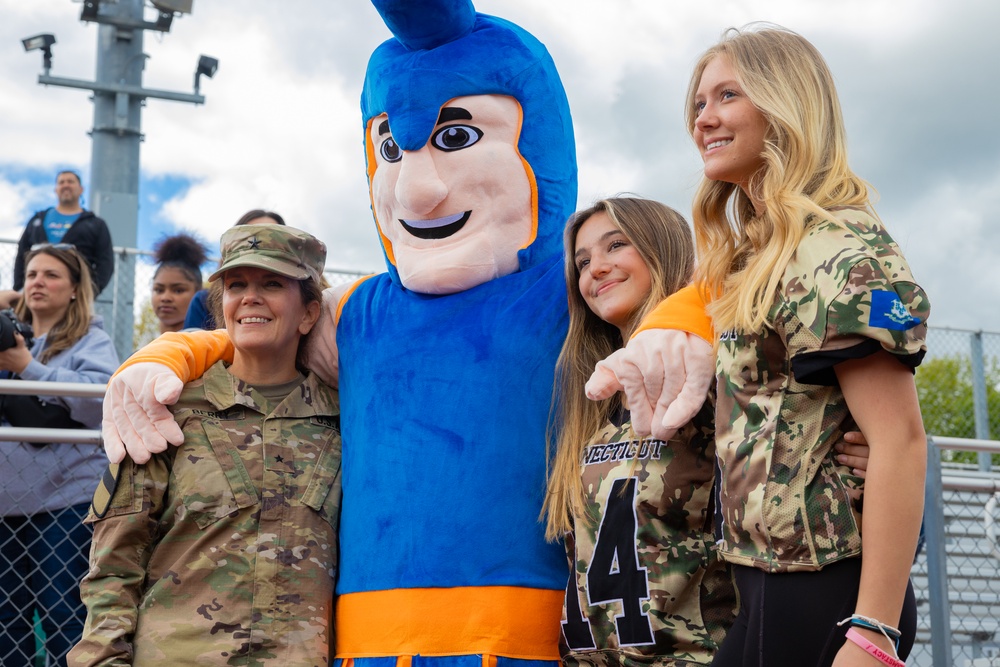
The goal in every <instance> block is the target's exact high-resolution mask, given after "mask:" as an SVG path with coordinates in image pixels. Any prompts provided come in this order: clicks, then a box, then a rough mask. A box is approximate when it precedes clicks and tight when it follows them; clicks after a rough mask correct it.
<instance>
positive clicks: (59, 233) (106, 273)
mask: <svg viewBox="0 0 1000 667" xmlns="http://www.w3.org/2000/svg"><path fill="white" fill-rule="evenodd" d="M82 195H83V184H82V182H81V181H80V175H79V174H78V173H76V172H75V171H70V170H65V171H60V172H59V173H58V174H57V175H56V197H57V198H58V200H59V203H58V204H56V205H55V206H53V207H51V208H47V209H43V210H41V211H37V212H36V213H35V214H34V215H33V216H31V219H30V220H28V224H27V226H26V227H25V228H24V233H23V234H21V239H20V241H18V243H17V256H16V258H15V259H14V289H15V290H20V289H21V288H22V287H24V267H25V264H26V261H25V257H26V255H27V254H28V252H30V251H31V248H32V246H34V245H37V244H39V243H72V244H73V245H74V246H76V249H77V250H78V251H79V252H80V254H81V255H83V257H84V258H85V259H86V260H87V268H88V269H89V270H90V277H91V279H92V280H93V281H94V296H95V297H96V296H97V295H98V294H100V293H101V292H102V291H103V290H104V288H105V287H107V286H108V283H109V282H111V274H112V273H114V270H115V257H114V251H113V249H112V248H111V232H109V231H108V225H107V224H106V223H105V222H104V220H102V219H101V218H99V217H97V216H96V215H94V214H93V213H92V212H91V211H88V210H86V209H85V208H83V207H82V206H81V205H80V197H81V196H82Z"/></svg>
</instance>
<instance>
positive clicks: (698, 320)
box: [586, 286, 715, 440]
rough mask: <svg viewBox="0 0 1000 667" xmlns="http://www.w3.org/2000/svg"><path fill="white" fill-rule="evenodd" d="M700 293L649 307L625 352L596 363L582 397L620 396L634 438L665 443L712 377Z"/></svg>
mask: <svg viewBox="0 0 1000 667" xmlns="http://www.w3.org/2000/svg"><path fill="white" fill-rule="evenodd" d="M704 294H705V293H704V291H703V290H700V289H698V288H697V287H695V286H688V287H685V288H684V289H681V290H678V291H677V292H675V293H674V294H672V295H671V296H669V297H667V298H666V299H665V300H664V301H663V302H662V303H660V305H658V306H657V307H656V308H654V309H653V311H652V312H650V314H649V315H648V316H647V317H646V318H645V319H644V320H643V321H642V322H641V323H640V325H639V328H638V329H637V330H636V333H635V334H634V335H633V336H632V338H631V339H630V340H629V342H628V344H627V345H626V346H625V347H623V348H622V349H620V350H617V351H616V352H614V353H613V354H612V355H611V356H609V357H608V358H607V359H605V360H604V361H600V362H598V364H597V367H596V368H595V369H594V374H593V375H591V377H590V380H589V381H588V382H587V387H586V390H587V397H588V398H590V399H592V400H604V399H606V398H609V397H610V396H612V395H613V394H614V393H615V392H618V391H624V392H625V398H626V400H627V402H628V406H629V410H630V411H631V417H632V426H633V428H634V429H635V431H636V433H637V434H638V435H640V436H648V435H652V436H653V437H655V438H658V439H660V440H669V439H670V438H671V437H672V436H673V435H674V434H675V433H676V432H677V429H679V428H680V427H681V426H683V425H684V424H686V423H687V422H689V421H690V420H691V419H692V418H693V417H694V416H695V415H696V414H698V411H699V410H700V409H701V406H702V405H703V404H704V402H705V398H706V397H707V396H708V389H709V387H710V386H711V384H712V380H713V378H714V377H715V355H714V353H713V350H712V344H711V343H710V342H709V341H710V340H712V337H713V335H712V321H711V319H710V318H709V317H708V314H707V313H706V312H705V304H706V301H705V298H704Z"/></svg>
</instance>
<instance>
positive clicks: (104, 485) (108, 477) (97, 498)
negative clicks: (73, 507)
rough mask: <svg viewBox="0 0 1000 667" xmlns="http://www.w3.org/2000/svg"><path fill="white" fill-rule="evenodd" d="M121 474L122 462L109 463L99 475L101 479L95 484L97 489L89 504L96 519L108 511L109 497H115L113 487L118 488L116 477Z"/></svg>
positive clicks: (101, 517)
mask: <svg viewBox="0 0 1000 667" xmlns="http://www.w3.org/2000/svg"><path fill="white" fill-rule="evenodd" d="M121 474H122V464H120V463H110V464H108V468H107V470H105V471H104V474H103V475H101V481H100V482H99V483H98V484H97V490H96V491H94V501H93V502H92V503H91V505H90V506H91V509H92V510H93V511H94V516H96V517H97V518H98V519H103V518H104V515H105V514H107V513H108V508H109V507H111V499H112V498H114V497H115V489H117V488H118V479H119V478H120V477H121Z"/></svg>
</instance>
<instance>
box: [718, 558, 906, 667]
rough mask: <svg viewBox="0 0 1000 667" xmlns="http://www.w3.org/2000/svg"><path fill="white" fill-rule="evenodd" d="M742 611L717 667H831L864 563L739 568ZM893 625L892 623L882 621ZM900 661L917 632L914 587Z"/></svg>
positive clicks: (854, 601)
mask: <svg viewBox="0 0 1000 667" xmlns="http://www.w3.org/2000/svg"><path fill="white" fill-rule="evenodd" d="M733 573H734V576H735V579H736V588H737V590H738V591H739V596H740V611H739V615H738V616H737V617H736V622H735V623H734V624H733V627H732V629H730V631H729V633H728V634H727V635H726V639H725V641H723V642H722V646H721V647H720V648H719V652H718V653H717V654H716V656H715V660H713V661H712V667H786V665H787V666H789V667H813V666H814V665H815V666H816V667H827V666H828V665H830V664H831V663H833V659H834V657H836V655H837V651H839V650H840V647H841V646H843V645H844V635H845V633H846V632H847V629H848V626H847V625H842V626H839V627H838V626H837V623H838V622H839V621H841V620H843V619H845V618H847V617H848V616H850V615H851V614H853V613H854V609H855V605H856V604H857V599H858V582H859V581H860V579H861V559H860V558H848V559H846V560H843V561H839V562H836V563H832V564H830V565H827V566H826V567H824V568H823V569H822V570H819V571H817V572H782V573H778V574H768V573H767V572H764V571H763V570H758V569H757V568H753V567H742V566H734V567H733ZM880 620H884V622H886V623H889V624H892V619H888V620H885V619H880ZM896 627H898V628H899V630H900V632H901V633H902V637H901V638H900V641H899V657H900V658H901V659H905V658H906V656H908V655H909V654H910V649H911V648H912V647H913V638H914V635H916V631H917V601H916V598H915V597H914V595H913V585H912V584H908V585H907V587H906V597H905V599H904V601H903V614H902V618H901V619H900V620H899V624H898V625H897V626H896Z"/></svg>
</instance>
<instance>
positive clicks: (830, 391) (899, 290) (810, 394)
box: [716, 209, 930, 572]
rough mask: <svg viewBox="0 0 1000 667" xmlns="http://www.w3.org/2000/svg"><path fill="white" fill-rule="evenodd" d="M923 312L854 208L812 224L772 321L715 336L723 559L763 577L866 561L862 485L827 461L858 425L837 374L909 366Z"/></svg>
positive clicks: (904, 275) (888, 246)
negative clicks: (845, 368)
mask: <svg viewBox="0 0 1000 667" xmlns="http://www.w3.org/2000/svg"><path fill="white" fill-rule="evenodd" d="M929 312H930V304H929V302H928V300H927V296H926V295H925V294H924V292H923V290H922V289H921V288H920V286H919V285H917V284H916V283H915V282H914V279H913V276H912V275H911V273H910V269H909V267H908V266H907V264H906V260H905V259H904V258H903V256H902V254H901V253H900V250H899V247H898V246H897V245H896V243H895V242H894V241H893V240H892V238H890V237H889V235H888V233H886V231H885V229H884V228H883V227H882V225H881V223H880V222H879V221H878V220H876V219H875V218H874V217H872V216H871V215H870V214H868V213H866V212H864V211H861V210H857V209H844V210H839V211H837V212H835V214H834V215H833V216H831V217H830V218H828V219H824V220H818V221H814V222H812V223H811V224H810V225H809V227H808V229H807V231H806V235H805V237H804V238H803V240H802V241H801V243H800V244H799V247H798V248H797V249H796V252H795V255H794V256H793V257H792V259H791V260H790V261H789V263H788V266H787V267H786V269H785V272H784V276H783V278H782V281H781V284H780V286H779V289H778V292H777V294H776V298H775V301H774V304H773V306H772V307H771V309H770V311H769V313H768V317H767V324H766V326H765V327H764V329H763V330H762V331H757V332H752V333H748V334H744V333H739V332H735V331H734V332H727V333H723V334H722V335H721V336H720V343H719V354H718V356H717V366H716V370H717V373H718V391H719V403H718V410H717V413H716V427H717V439H716V445H717V454H718V456H719V461H720V465H721V468H722V480H721V481H722V484H721V506H722V514H723V538H724V540H723V544H722V557H723V558H725V559H726V560H728V561H730V562H732V563H738V564H741V565H747V566H751V567H757V568H760V569H763V570H766V571H769V572H780V571H795V570H817V569H819V568H821V567H822V566H823V565H825V564H827V563H830V562H833V561H836V560H839V559H843V558H847V557H852V556H857V555H859V554H860V553H861V514H860V508H859V507H857V506H856V505H855V504H854V503H853V502H852V501H851V500H850V498H849V495H848V490H849V489H851V488H855V489H856V488H859V487H860V485H861V484H862V480H861V479H859V478H857V477H854V476H852V475H851V474H850V470H849V469H848V468H847V467H845V466H842V465H839V464H838V463H837V462H836V461H835V460H834V451H833V446H834V445H835V444H836V443H837V442H838V441H840V440H841V439H842V436H843V434H844V433H845V432H846V431H850V430H855V429H856V428H857V426H856V424H855V422H854V420H853V418H852V417H851V415H850V413H849V412H848V408H847V403H846V401H845V400H844V395H843V393H842V392H841V390H840V387H839V386H838V384H837V380H836V375H835V373H834V366H835V365H836V364H837V363H839V362H841V361H846V360H849V359H855V358H862V357H865V356H868V355H870V354H873V353H875V352H877V351H878V350H882V349H884V350H886V351H888V352H890V353H892V354H893V355H895V356H896V358H897V359H898V360H899V361H900V362H902V363H904V364H905V365H907V366H909V367H911V368H915V367H916V366H917V365H918V364H919V363H920V360H921V359H922V358H923V354H924V352H925V351H926V346H925V344H924V339H925V337H926V332H927V328H926V324H925V322H926V320H927V316H928V314H929Z"/></svg>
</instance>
